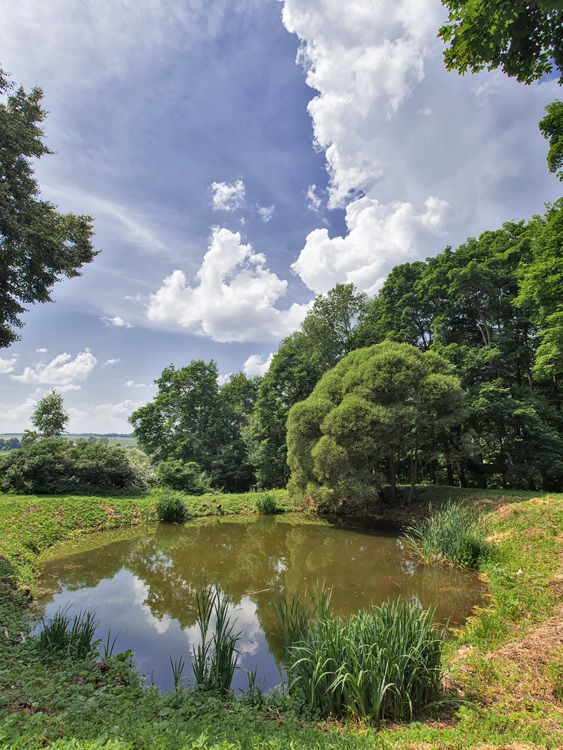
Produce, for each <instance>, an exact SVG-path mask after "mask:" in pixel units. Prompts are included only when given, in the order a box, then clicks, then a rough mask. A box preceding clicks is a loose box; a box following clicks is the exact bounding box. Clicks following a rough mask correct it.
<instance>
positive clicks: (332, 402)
mask: <svg viewBox="0 0 563 750" xmlns="http://www.w3.org/2000/svg"><path fill="white" fill-rule="evenodd" d="M462 418H463V405H462V393H461V388H460V386H459V383H458V381H457V379H456V378H455V377H453V376H452V375H450V374H449V373H448V366H447V363H446V362H445V361H444V360H443V359H441V358H440V357H439V356H437V355H436V354H434V353H433V352H426V353H422V352H420V351H419V350H418V349H416V348H415V347H413V346H411V345H410V344H395V343H392V342H389V341H388V342H383V343H381V344H375V345H374V346H372V347H368V348H365V349H358V350H356V351H354V352H352V353H351V354H349V355H348V356H346V357H344V359H342V360H341V361H340V362H339V363H338V365H337V366H336V367H335V368H334V369H333V370H331V371H329V372H328V373H326V374H325V375H324V376H323V378H322V379H321V380H320V382H319V383H318V385H317V386H316V387H315V389H314V391H313V393H312V394H311V396H310V397H309V398H308V399H306V400H305V401H302V402H301V403H299V404H296V405H295V406H294V407H293V408H292V410H291V412H290V414H289V417H288V462H289V465H290V467H291V471H292V476H291V492H292V493H294V494H295V495H296V496H298V497H299V496H301V497H302V496H303V495H304V494H305V493H306V492H307V491H308V488H309V487H310V486H312V487H314V486H318V487H323V486H324V487H327V488H329V489H330V490H332V491H333V499H334V502H335V503H343V502H346V501H349V500H350V499H352V498H354V497H362V498H364V499H365V500H370V499H372V500H375V499H376V498H377V496H378V494H379V491H380V488H381V482H382V476H383V475H384V473H385V472H387V479H388V482H389V484H390V485H391V496H392V498H393V499H394V496H395V487H396V464H397V456H398V454H399V451H402V452H403V453H406V454H407V455H410V458H411V461H413V462H415V461H417V460H418V458H419V454H424V453H425V452H427V451H433V450H435V446H436V445H442V444H444V442H445V441H446V438H447V435H448V430H449V429H450V428H451V427H452V426H453V425H456V424H459V423H460V422H461V420H462ZM335 509H336V507H334V508H333V510H335Z"/></svg>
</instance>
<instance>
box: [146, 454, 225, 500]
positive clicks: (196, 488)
mask: <svg viewBox="0 0 563 750" xmlns="http://www.w3.org/2000/svg"><path fill="white" fill-rule="evenodd" d="M156 472H157V475H158V478H159V479H160V481H161V482H162V484H164V485H165V486H166V487H171V488H172V489H174V490H179V491H181V492H185V493H186V494H188V495H203V494H204V493H205V492H210V491H211V489H212V487H211V482H210V480H209V477H208V476H207V475H206V474H205V472H204V471H202V470H201V467H200V466H199V465H198V464H196V462H195V461H180V460H179V459H176V458H168V459H166V461H162V462H161V463H159V464H158V466H157V468H156Z"/></svg>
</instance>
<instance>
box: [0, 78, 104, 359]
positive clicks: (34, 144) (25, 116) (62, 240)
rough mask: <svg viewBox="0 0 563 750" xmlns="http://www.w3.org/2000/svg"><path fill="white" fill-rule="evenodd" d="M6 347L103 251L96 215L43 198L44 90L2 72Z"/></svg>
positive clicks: (1, 314) (1, 310) (0, 233)
mask: <svg viewBox="0 0 563 750" xmlns="http://www.w3.org/2000/svg"><path fill="white" fill-rule="evenodd" d="M0 97H3V98H4V101H0V248H1V250H2V252H1V253H0V347H6V346H9V345H10V344H11V343H13V342H14V341H16V340H17V339H18V335H17V329H18V328H21V327H22V322H21V319H20V316H21V314H22V313H23V312H25V310H26V308H25V305H26V304H32V303H36V302H49V301H51V292H52V288H53V285H54V284H55V282H56V281H58V280H60V278H61V277H62V276H66V277H69V278H71V277H73V276H79V275H80V273H79V269H80V268H81V266H83V265H84V264H85V263H90V261H92V260H93V258H94V256H95V255H96V254H97V253H96V252H95V251H94V249H93V246H92V242H91V239H92V235H93V229H92V219H91V218H90V217H89V216H76V215H74V214H72V213H69V214H61V213H58V211H57V210H56V208H55V206H53V205H52V204H51V203H49V202H47V201H43V200H41V199H40V198H39V186H38V184H37V182H36V180H35V179H34V177H33V164H32V159H39V158H41V157H42V156H44V155H46V154H49V153H51V151H49V149H48V148H47V146H46V145H45V143H44V141H43V138H44V133H43V130H42V129H41V127H40V124H41V123H42V122H43V120H44V119H45V110H44V109H42V107H41V99H42V97H43V93H42V91H41V89H40V88H34V89H33V90H32V91H31V93H30V94H26V92H25V91H24V90H23V88H21V87H20V88H19V89H17V90H15V91H14V86H13V84H12V83H11V82H10V80H9V79H8V77H7V76H6V74H5V73H4V72H3V71H2V70H0Z"/></svg>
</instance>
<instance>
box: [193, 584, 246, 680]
mask: <svg viewBox="0 0 563 750" xmlns="http://www.w3.org/2000/svg"><path fill="white" fill-rule="evenodd" d="M196 604H197V620H196V621H197V625H198V629H199V635H200V643H199V644H198V645H197V646H195V647H194V648H193V649H192V669H193V672H194V678H195V683H196V686H197V687H198V688H199V689H201V690H211V691H215V692H219V693H223V694H225V693H228V692H229V690H230V689H231V684H232V681H233V677H234V673H235V669H236V667H237V662H238V657H239V655H240V652H239V650H238V649H237V643H238V641H239V640H240V636H241V633H240V632H238V633H235V632H234V627H235V622H236V621H233V620H232V619H231V616H230V615H229V604H230V602H229V600H228V598H227V597H226V596H225V594H223V592H222V591H221V590H220V589H219V588H218V587H216V586H202V587H201V588H200V590H199V591H198V592H197V594H196ZM212 620H214V622H213V623H212Z"/></svg>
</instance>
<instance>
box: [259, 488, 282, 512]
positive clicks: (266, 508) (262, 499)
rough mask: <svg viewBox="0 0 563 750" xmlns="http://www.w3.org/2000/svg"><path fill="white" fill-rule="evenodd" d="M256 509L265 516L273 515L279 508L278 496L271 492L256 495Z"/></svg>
mask: <svg viewBox="0 0 563 750" xmlns="http://www.w3.org/2000/svg"><path fill="white" fill-rule="evenodd" d="M256 509H257V510H258V513H260V514H262V515H263V516H271V515H273V514H274V513H276V512H277V510H278V504H277V503H276V498H275V497H274V495H272V493H271V492H264V494H262V495H257V497H256Z"/></svg>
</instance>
